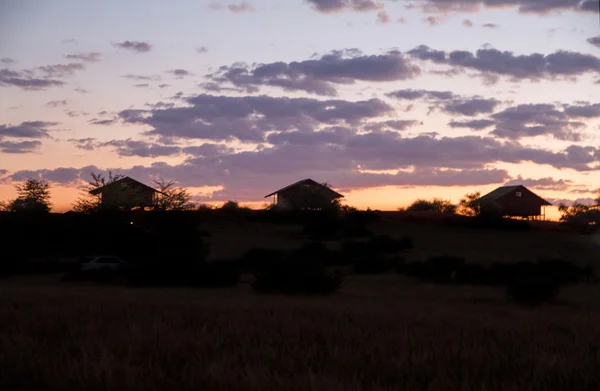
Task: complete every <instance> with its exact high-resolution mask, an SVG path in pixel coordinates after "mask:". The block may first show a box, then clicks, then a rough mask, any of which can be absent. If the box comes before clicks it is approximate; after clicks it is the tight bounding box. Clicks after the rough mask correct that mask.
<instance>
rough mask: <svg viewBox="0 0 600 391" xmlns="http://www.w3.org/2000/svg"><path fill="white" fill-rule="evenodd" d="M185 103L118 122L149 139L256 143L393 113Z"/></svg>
mask: <svg viewBox="0 0 600 391" xmlns="http://www.w3.org/2000/svg"><path fill="white" fill-rule="evenodd" d="M185 102H186V103H187V104H188V105H189V107H176V108H171V109H153V110H123V111H121V112H120V113H119V116H120V118H121V119H122V120H123V121H124V122H125V123H132V124H146V125H149V126H151V127H152V130H150V131H148V132H147V134H148V135H155V136H169V137H181V138H191V139H207V140H215V141H227V140H232V139H238V140H241V141H250V142H261V141H263V139H264V136H265V134H266V133H267V132H272V131H285V132H287V131H296V130H308V129H312V128H314V127H318V126H321V125H330V126H334V125H340V126H343V125H354V124H359V123H360V122H361V121H363V120H366V119H369V118H377V117H379V116H381V115H385V114H389V113H393V109H392V108H391V107H390V106H389V105H387V104H386V103H385V102H383V101H381V100H379V99H371V100H367V101H359V102H350V101H345V100H324V101H321V100H316V99H308V98H283V97H282V98H275V97H269V96H265V95H262V96H245V97H227V96H214V95H205V94H202V95H198V96H193V97H189V98H186V99H185Z"/></svg>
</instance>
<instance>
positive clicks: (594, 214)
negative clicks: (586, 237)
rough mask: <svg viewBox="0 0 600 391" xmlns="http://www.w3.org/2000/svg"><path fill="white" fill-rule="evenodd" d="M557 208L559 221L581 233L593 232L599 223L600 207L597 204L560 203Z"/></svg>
mask: <svg viewBox="0 0 600 391" xmlns="http://www.w3.org/2000/svg"><path fill="white" fill-rule="evenodd" d="M596 205H598V204H596ZM558 210H559V212H560V213H561V216H560V221H561V222H562V223H564V224H566V225H568V226H571V227H572V228H574V229H576V230H577V231H579V232H581V233H594V232H596V231H597V229H598V225H600V208H599V207H597V206H595V207H594V206H590V205H584V204H580V203H575V204H573V205H571V206H567V205H564V204H560V205H559V207H558Z"/></svg>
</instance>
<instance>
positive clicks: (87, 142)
mask: <svg viewBox="0 0 600 391" xmlns="http://www.w3.org/2000/svg"><path fill="white" fill-rule="evenodd" d="M68 141H69V142H70V143H72V144H74V145H75V147H76V148H78V149H83V150H85V151H93V150H94V149H96V139H95V138H91V137H90V138H80V139H73V138H72V139H69V140H68Z"/></svg>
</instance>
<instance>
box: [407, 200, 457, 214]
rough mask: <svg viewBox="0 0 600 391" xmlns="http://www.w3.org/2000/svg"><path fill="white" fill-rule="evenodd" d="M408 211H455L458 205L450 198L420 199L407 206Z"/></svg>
mask: <svg viewBox="0 0 600 391" xmlns="http://www.w3.org/2000/svg"><path fill="white" fill-rule="evenodd" d="M406 210H407V211H408V212H438V213H455V212H456V205H454V204H452V202H451V201H449V200H444V199H441V198H434V199H433V200H431V201H430V200H423V199H418V200H416V201H414V202H413V203H412V204H410V205H409V206H408V208H406Z"/></svg>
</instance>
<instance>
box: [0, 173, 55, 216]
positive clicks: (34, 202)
mask: <svg viewBox="0 0 600 391" xmlns="http://www.w3.org/2000/svg"><path fill="white" fill-rule="evenodd" d="M15 189H16V190H17V198H16V199H14V200H13V201H9V202H7V203H5V204H4V206H3V209H5V210H7V211H9V212H43V213H48V212H50V207H51V206H52V204H51V202H50V185H49V184H48V182H46V181H44V180H41V179H32V178H29V179H27V180H26V181H25V183H23V184H21V185H15Z"/></svg>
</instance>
